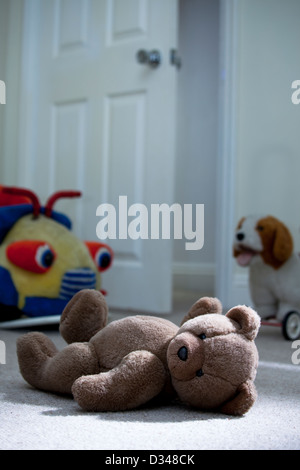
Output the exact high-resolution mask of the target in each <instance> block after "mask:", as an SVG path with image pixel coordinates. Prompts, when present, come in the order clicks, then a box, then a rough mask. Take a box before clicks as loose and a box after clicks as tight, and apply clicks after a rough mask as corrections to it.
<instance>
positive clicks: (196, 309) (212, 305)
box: [181, 297, 222, 326]
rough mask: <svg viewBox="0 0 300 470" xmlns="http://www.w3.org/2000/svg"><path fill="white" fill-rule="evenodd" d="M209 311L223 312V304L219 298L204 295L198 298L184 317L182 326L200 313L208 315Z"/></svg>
mask: <svg viewBox="0 0 300 470" xmlns="http://www.w3.org/2000/svg"><path fill="white" fill-rule="evenodd" d="M207 313H222V304H221V302H220V301H219V299H217V298H214V297H202V298H201V299H199V300H197V302H195V303H194V305H193V306H192V307H191V309H190V311H189V312H188V314H187V315H186V316H185V317H184V318H183V320H182V322H181V326H182V325H183V324H184V323H185V322H187V321H188V320H191V319H192V318H195V317H198V316H199V315H206V314H207Z"/></svg>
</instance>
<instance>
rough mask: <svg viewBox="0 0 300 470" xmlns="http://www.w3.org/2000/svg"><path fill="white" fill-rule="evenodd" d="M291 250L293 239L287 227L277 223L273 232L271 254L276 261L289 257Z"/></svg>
mask: <svg viewBox="0 0 300 470" xmlns="http://www.w3.org/2000/svg"><path fill="white" fill-rule="evenodd" d="M292 252H293V239H292V236H291V233H290V231H289V229H288V228H287V227H286V226H285V225H284V224H282V223H280V224H278V226H277V227H276V232H275V241H274V245H273V254H274V256H275V258H276V259H277V260H278V261H281V262H284V261H286V260H288V259H289V257H290V256H291V254H292Z"/></svg>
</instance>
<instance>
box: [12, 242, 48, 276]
mask: <svg viewBox="0 0 300 470" xmlns="http://www.w3.org/2000/svg"><path fill="white" fill-rule="evenodd" d="M6 255H7V258H8V259H9V261H11V262H12V263H13V264H14V265H15V266H18V267H19V268H22V269H25V270H26V271H31V272H33V273H36V274H44V273H46V272H47V271H48V270H49V269H50V268H51V266H52V264H53V263H54V260H55V258H56V254H55V251H54V250H53V248H52V247H51V246H50V245H49V244H47V243H46V242H44V241H40V240H20V241H18V242H14V243H11V244H10V245H9V246H8V247H7V249H6Z"/></svg>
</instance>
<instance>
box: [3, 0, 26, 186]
mask: <svg viewBox="0 0 300 470" xmlns="http://www.w3.org/2000/svg"><path fill="white" fill-rule="evenodd" d="M23 6H24V0H0V79H3V78H2V77H1V75H2V73H1V71H2V70H3V69H4V74H5V79H4V80H5V83H6V105H5V106H2V107H1V111H0V113H1V114H0V184H1V183H2V184H3V183H4V184H10V185H14V184H16V183H17V178H18V168H17V159H18V152H19V146H18V144H19V140H18V131H19V105H20V76H21V61H22V18H23Z"/></svg>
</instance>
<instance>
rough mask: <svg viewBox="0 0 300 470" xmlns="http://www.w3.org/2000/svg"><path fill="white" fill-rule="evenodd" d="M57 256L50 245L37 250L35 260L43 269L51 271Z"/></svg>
mask: <svg viewBox="0 0 300 470" xmlns="http://www.w3.org/2000/svg"><path fill="white" fill-rule="evenodd" d="M54 258H55V255H54V253H53V251H52V250H51V248H50V247H49V246H48V245H43V246H40V247H39V248H38V249H37V252H36V257H35V260H36V262H37V264H38V265H39V266H40V267H41V268H42V269H49V268H50V267H51V266H52V264H53V261H54Z"/></svg>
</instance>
